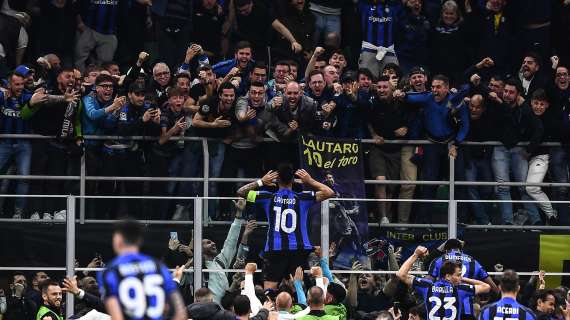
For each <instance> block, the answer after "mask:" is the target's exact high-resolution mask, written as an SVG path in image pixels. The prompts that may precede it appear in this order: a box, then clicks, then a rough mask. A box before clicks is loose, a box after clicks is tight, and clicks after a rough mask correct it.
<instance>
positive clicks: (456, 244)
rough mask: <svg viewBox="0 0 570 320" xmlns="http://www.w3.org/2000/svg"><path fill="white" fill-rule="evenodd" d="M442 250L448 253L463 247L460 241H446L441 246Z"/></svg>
mask: <svg viewBox="0 0 570 320" xmlns="http://www.w3.org/2000/svg"><path fill="white" fill-rule="evenodd" d="M443 249H444V250H445V251H449V250H453V249H459V250H461V249H463V245H462V244H461V241H459V240H457V239H448V240H447V241H446V242H445V245H444V246H443Z"/></svg>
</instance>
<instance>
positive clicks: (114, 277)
mask: <svg viewBox="0 0 570 320" xmlns="http://www.w3.org/2000/svg"><path fill="white" fill-rule="evenodd" d="M98 282H99V288H100V290H101V298H102V299H107V298H109V297H116V298H117V299H118V300H119V304H120V305H121V309H122V311H123V315H124V318H125V319H126V320H162V319H163V318H164V311H165V306H166V303H167V301H168V298H169V297H170V295H171V294H172V293H173V292H174V291H176V290H177V287H176V283H175V282H174V280H172V276H171V275H170V272H168V269H166V267H165V266H164V265H162V264H161V263H160V262H158V261H156V260H155V259H153V258H151V257H149V256H146V255H144V254H140V253H131V254H125V255H122V256H119V257H117V258H115V259H114V260H113V261H112V262H111V263H109V265H108V266H107V269H106V270H104V271H103V272H101V273H99V275H98Z"/></svg>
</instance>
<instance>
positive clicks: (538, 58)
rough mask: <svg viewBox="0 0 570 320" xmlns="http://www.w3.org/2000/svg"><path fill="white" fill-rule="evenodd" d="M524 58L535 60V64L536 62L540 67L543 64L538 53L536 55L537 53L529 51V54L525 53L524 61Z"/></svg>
mask: <svg viewBox="0 0 570 320" xmlns="http://www.w3.org/2000/svg"><path fill="white" fill-rule="evenodd" d="M524 58H532V60H534V62H536V64H538V66H539V67H540V66H541V64H542V63H541V62H542V61H541V58H540V55H539V54H538V53H536V52H533V51H529V52H527V53H525V55H524V57H523V59H524Z"/></svg>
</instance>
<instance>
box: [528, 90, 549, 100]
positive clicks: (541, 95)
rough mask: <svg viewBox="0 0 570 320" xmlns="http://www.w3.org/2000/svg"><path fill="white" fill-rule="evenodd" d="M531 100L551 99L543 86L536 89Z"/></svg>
mask: <svg viewBox="0 0 570 320" xmlns="http://www.w3.org/2000/svg"><path fill="white" fill-rule="evenodd" d="M530 100H538V101H546V102H550V99H548V94H547V93H546V90H544V89H542V88H538V89H536V90H535V91H534V92H533V93H532V96H531V98H530Z"/></svg>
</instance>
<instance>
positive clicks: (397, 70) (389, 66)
mask: <svg viewBox="0 0 570 320" xmlns="http://www.w3.org/2000/svg"><path fill="white" fill-rule="evenodd" d="M384 70H392V71H394V73H396V76H397V77H398V79H401V78H402V69H401V68H400V66H399V65H397V64H395V63H393V62H390V63H387V64H386V65H385V66H384V69H382V73H384Z"/></svg>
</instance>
